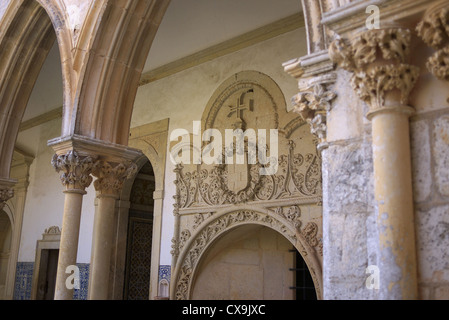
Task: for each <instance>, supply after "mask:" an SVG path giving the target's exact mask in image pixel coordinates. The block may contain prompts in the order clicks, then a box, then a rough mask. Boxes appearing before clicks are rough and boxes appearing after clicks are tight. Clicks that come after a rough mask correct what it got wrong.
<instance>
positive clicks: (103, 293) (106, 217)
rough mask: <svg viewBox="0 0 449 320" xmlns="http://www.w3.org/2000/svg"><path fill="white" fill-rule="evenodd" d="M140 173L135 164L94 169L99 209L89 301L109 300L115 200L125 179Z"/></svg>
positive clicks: (107, 164)
mask: <svg viewBox="0 0 449 320" xmlns="http://www.w3.org/2000/svg"><path fill="white" fill-rule="evenodd" d="M136 172H137V166H136V165H135V164H134V163H131V162H127V163H113V162H107V161H97V162H96V163H95V167H94V170H93V174H94V176H96V177H97V178H98V179H97V180H96V181H95V182H94V186H95V189H96V190H97V198H98V207H97V211H96V213H95V219H94V230H93V240H92V255H91V263H90V275H89V292H88V299H89V300H106V299H108V293H109V274H110V263H111V253H112V243H113V240H114V239H113V232H114V222H115V201H116V200H117V199H118V198H119V194H120V191H121V189H122V187H123V182H124V181H125V179H127V178H130V177H132V176H133V175H135V173H136Z"/></svg>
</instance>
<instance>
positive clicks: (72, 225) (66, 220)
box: [51, 150, 94, 300]
mask: <svg viewBox="0 0 449 320" xmlns="http://www.w3.org/2000/svg"><path fill="white" fill-rule="evenodd" d="M51 163H52V165H53V167H54V168H55V169H56V171H57V172H58V173H60V178H61V182H62V184H63V186H64V187H65V190H64V193H65V200H64V213H63V219H62V231H61V242H60V247H59V260H58V269H57V274H56V288H55V300H72V299H73V289H69V288H68V287H67V285H66V279H67V277H68V276H69V274H67V273H66V269H67V267H68V266H70V265H76V256H77V253H78V238H79V229H80V220H81V206H82V202H83V195H84V194H86V191H85V189H86V188H87V187H88V186H89V185H90V184H91V182H92V177H91V176H90V173H91V171H92V168H93V165H94V161H93V159H92V158H91V157H87V156H84V157H81V156H79V155H78V153H77V152H76V151H75V150H70V151H68V152H67V153H66V154H61V155H57V154H55V155H54V157H53V159H52V162H51Z"/></svg>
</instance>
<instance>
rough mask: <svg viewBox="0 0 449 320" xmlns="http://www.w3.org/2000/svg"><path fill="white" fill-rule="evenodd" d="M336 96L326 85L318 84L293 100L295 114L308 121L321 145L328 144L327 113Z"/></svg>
mask: <svg viewBox="0 0 449 320" xmlns="http://www.w3.org/2000/svg"><path fill="white" fill-rule="evenodd" d="M336 96H337V95H336V94H335V92H333V91H330V90H327V87H326V86H325V85H323V84H319V83H318V84H315V85H313V86H312V88H311V89H309V90H307V91H304V92H300V93H298V94H297V95H295V96H294V97H293V98H292V103H293V106H294V109H293V112H296V113H298V114H300V115H301V117H302V118H303V119H304V120H305V121H307V123H308V124H309V125H310V130H311V132H312V134H314V135H315V136H316V137H317V138H318V141H319V144H323V143H325V142H326V132H327V126H326V119H327V112H328V111H329V110H330V108H331V101H332V100H333V99H335V97H336Z"/></svg>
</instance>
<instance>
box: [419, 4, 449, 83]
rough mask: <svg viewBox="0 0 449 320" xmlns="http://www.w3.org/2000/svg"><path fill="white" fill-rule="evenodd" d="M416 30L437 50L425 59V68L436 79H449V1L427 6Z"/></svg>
mask: <svg viewBox="0 0 449 320" xmlns="http://www.w3.org/2000/svg"><path fill="white" fill-rule="evenodd" d="M416 32H417V33H418V36H419V37H420V38H421V39H422V40H423V41H424V42H425V43H426V44H427V45H428V46H429V47H432V48H434V49H436V50H437V51H436V52H435V53H434V54H433V55H432V56H431V57H430V58H429V59H428V60H427V64H426V66H427V69H428V70H429V71H430V72H431V73H432V74H433V75H434V76H435V77H437V78H438V79H440V80H446V81H449V3H448V2H447V1H441V2H439V3H437V4H436V5H435V6H433V7H431V8H429V10H428V11H427V13H426V14H425V16H424V18H423V19H422V21H421V22H420V23H419V24H418V25H417V27H416Z"/></svg>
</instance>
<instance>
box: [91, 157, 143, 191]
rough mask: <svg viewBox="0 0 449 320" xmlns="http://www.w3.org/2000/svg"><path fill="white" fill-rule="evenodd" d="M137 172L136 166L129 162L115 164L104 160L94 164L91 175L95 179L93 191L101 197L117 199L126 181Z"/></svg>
mask: <svg viewBox="0 0 449 320" xmlns="http://www.w3.org/2000/svg"><path fill="white" fill-rule="evenodd" d="M136 172H137V165H136V164H135V163H132V162H131V161H127V162H122V163H115V162H109V161H104V160H99V161H97V162H95V164H94V168H93V170H92V174H93V175H94V176H95V177H97V180H95V182H94V187H95V190H97V191H98V192H100V194H101V195H108V196H113V197H118V195H119V193H120V191H121V190H122V187H123V183H124V182H125V180H126V179H129V178H131V177H132V176H133V175H135V174H136Z"/></svg>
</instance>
